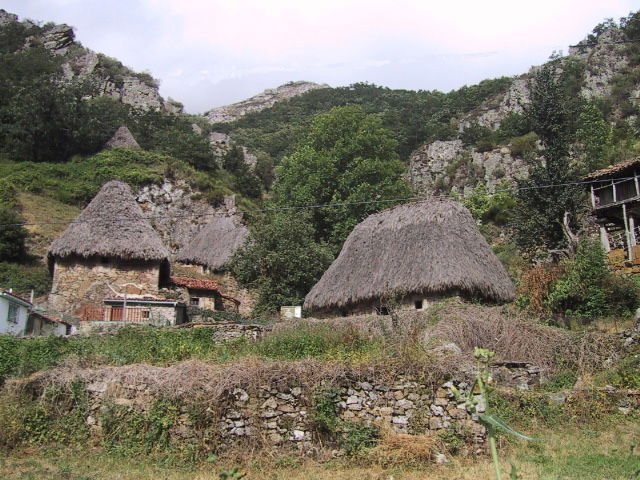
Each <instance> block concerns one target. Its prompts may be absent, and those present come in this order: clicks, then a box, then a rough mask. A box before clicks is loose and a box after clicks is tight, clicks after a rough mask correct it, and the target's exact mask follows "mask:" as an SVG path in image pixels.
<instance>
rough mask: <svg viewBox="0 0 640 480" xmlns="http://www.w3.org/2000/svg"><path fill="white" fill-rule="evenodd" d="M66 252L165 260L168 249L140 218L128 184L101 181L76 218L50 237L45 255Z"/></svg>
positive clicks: (143, 219) (65, 255)
mask: <svg viewBox="0 0 640 480" xmlns="http://www.w3.org/2000/svg"><path fill="white" fill-rule="evenodd" d="M70 255H77V256H80V257H85V258H86V257H92V256H100V257H116V258H122V259H137V260H164V261H168V258H169V252H168V251H167V249H166V248H165V246H164V245H163V244H162V241H161V240H160V236H159V235H158V234H157V232H156V231H155V230H154V229H153V227H151V225H150V224H149V222H148V221H147V220H146V219H145V218H144V215H143V214H142V210H141V209H140V207H139V206H138V204H137V203H136V200H135V198H134V196H133V194H132V193H131V189H130V188H129V185H127V184H126V183H123V182H120V181H117V180H112V181H110V182H107V183H105V184H104V185H103V186H102V189H100V191H99V192H98V194H97V195H96V196H95V197H94V198H93V200H91V202H90V203H89V205H87V207H86V208H85V209H84V210H83V211H82V212H81V213H80V215H79V216H78V218H77V219H76V220H75V221H74V222H73V223H72V224H71V225H69V227H68V228H67V229H66V230H65V232H64V233H63V234H62V236H61V237H60V238H57V239H56V240H54V242H53V243H52V244H51V247H50V248H49V254H48V256H49V259H50V260H52V259H53V257H59V258H64V257H67V256H70Z"/></svg>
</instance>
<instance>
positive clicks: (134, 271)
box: [49, 257, 160, 314]
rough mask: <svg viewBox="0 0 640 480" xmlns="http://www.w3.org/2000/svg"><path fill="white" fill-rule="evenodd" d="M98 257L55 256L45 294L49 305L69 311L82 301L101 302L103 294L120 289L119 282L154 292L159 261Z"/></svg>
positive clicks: (158, 275) (62, 310)
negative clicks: (106, 260) (48, 292)
mask: <svg viewBox="0 0 640 480" xmlns="http://www.w3.org/2000/svg"><path fill="white" fill-rule="evenodd" d="M108 260H109V263H106V264H103V263H101V260H100V258H98V257H95V258H89V259H81V258H69V259H57V260H56V263H55V268H54V272H53V284H52V286H51V294H50V295H49V308H50V309H51V310H53V311H56V312H59V313H69V314H73V313H74V312H75V311H76V310H77V309H78V308H80V307H81V306H82V305H86V304H97V305H102V301H103V300H104V299H105V298H114V297H115V296H116V293H115V292H114V291H113V290H112V289H111V288H109V286H111V287H112V288H113V289H115V290H116V291H117V292H124V287H123V286H122V285H124V284H126V283H133V284H135V286H136V287H137V288H138V289H139V290H140V291H141V292H142V293H144V294H149V295H155V294H157V293H158V283H159V278H160V263H159V262H136V261H124V260H117V259H108Z"/></svg>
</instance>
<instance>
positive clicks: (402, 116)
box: [213, 77, 512, 162]
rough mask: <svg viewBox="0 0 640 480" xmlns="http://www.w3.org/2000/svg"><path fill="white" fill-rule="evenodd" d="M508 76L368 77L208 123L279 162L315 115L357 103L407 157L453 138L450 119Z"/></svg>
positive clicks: (500, 89)
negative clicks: (417, 86) (392, 84)
mask: <svg viewBox="0 0 640 480" xmlns="http://www.w3.org/2000/svg"><path fill="white" fill-rule="evenodd" d="M511 82H512V79H510V78H505V77H503V78H499V79H495V80H485V81H483V82H481V83H480V84H478V85H473V86H470V87H463V88H461V89H459V90H455V91H453V92H450V93H442V92H439V91H436V90H433V91H425V90H420V91H417V92H416V91H411V90H392V89H389V88H386V87H380V86H376V85H372V84H368V83H356V84H354V85H350V86H348V87H338V88H322V89H317V90H312V91H310V92H307V93H305V94H303V95H300V96H297V97H294V98H292V99H290V100H287V101H283V102H279V103H277V104H275V105H274V106H273V107H271V108H268V109H265V110H262V111H260V112H257V113H249V114H247V115H246V116H244V117H243V118H241V119H239V120H236V121H235V122H232V123H230V124H214V126H213V129H214V130H216V131H221V132H225V133H230V134H231V136H232V138H234V139H235V140H236V141H237V142H238V143H240V144H243V145H246V146H248V147H251V148H253V149H256V150H262V151H264V152H267V153H268V154H269V155H271V156H272V157H273V158H274V159H275V160H276V162H278V161H279V160H280V159H281V158H282V157H283V156H284V155H286V154H289V153H291V152H292V151H293V149H294V148H295V146H296V144H297V143H298V142H299V141H300V140H301V139H302V136H303V135H304V132H305V131H306V130H307V129H308V127H309V124H310V121H311V118H312V117H313V116H314V115H317V114H319V113H326V112H328V111H329V110H330V109H331V108H333V107H338V106H345V105H357V106H360V107H362V109H363V111H364V112H365V113H369V114H376V115H379V116H380V118H381V120H382V125H383V126H384V127H385V128H387V129H389V130H391V131H392V132H393V136H394V138H395V140H396V141H397V142H398V146H397V148H396V150H397V153H398V154H399V155H400V157H401V158H403V159H407V158H408V156H409V154H410V153H411V152H412V151H413V150H414V149H415V148H416V147H417V146H418V145H420V144H422V143H424V142H427V141H431V140H437V139H450V138H455V137H456V136H457V131H456V129H455V125H454V124H453V123H452V120H454V119H456V118H457V117H459V116H460V115H462V114H464V113H468V112H470V111H472V110H474V109H475V108H477V107H479V106H480V105H483V104H486V103H487V102H490V101H491V100H492V99H494V98H495V97H496V96H497V95H498V94H501V93H504V92H506V91H507V89H508V88H509V86H510V85H511Z"/></svg>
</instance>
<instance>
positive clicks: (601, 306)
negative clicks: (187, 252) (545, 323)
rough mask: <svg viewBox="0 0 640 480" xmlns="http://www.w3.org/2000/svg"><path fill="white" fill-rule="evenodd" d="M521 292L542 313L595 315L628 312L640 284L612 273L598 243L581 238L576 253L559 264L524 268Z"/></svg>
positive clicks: (639, 293) (634, 304) (637, 296)
mask: <svg viewBox="0 0 640 480" xmlns="http://www.w3.org/2000/svg"><path fill="white" fill-rule="evenodd" d="M520 292H521V293H522V294H523V296H524V298H525V300H526V302H527V303H528V306H529V308H531V309H532V310H534V311H536V312H538V313H541V314H544V313H555V314H561V315H567V316H570V317H581V318H596V317H604V316H610V315H616V316H617V315H628V314H629V313H630V312H631V311H633V310H634V309H635V308H636V307H637V306H638V305H639V304H640V287H639V286H638V284H637V283H636V282H635V281H633V280H632V279H631V278H628V277H623V276H620V275H617V274H614V273H612V272H611V271H610V270H609V267H608V265H607V261H606V257H605V254H604V251H603V250H602V247H601V246H600V243H599V242H598V241H597V240H594V239H584V240H582V242H581V243H580V245H579V246H578V250H577V252H576V256H575V258H573V259H570V260H567V261H565V262H563V264H562V265H542V266H538V267H535V268H532V269H531V270H529V271H528V272H526V273H525V274H524V275H523V277H522V281H521V285H520Z"/></svg>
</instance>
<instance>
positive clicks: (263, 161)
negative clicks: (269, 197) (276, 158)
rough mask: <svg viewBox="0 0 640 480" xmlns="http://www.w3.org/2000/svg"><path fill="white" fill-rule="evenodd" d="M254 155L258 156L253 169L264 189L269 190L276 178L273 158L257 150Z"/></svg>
mask: <svg viewBox="0 0 640 480" xmlns="http://www.w3.org/2000/svg"><path fill="white" fill-rule="evenodd" d="M256 156H257V157H258V160H257V161H256V168H255V170H254V171H255V174H256V176H257V177H258V178H259V179H260V181H261V182H262V186H263V187H264V189H265V190H266V191H269V190H270V189H271V185H272V184H273V181H274V180H275V178H276V176H275V166H274V164H273V158H271V155H269V154H268V153H265V152H258V153H257V154H256Z"/></svg>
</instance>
